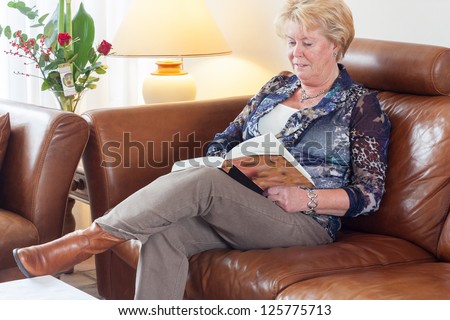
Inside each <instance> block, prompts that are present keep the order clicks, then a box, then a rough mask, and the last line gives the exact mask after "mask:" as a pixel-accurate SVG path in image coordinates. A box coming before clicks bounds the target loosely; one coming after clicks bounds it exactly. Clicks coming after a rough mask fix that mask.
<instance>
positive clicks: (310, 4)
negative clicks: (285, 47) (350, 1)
mask: <svg viewBox="0 0 450 320" xmlns="http://www.w3.org/2000/svg"><path fill="white" fill-rule="evenodd" d="M289 22H294V23H297V24H298V25H299V26H300V27H301V28H303V29H315V28H317V27H318V28H320V29H321V30H322V32H323V35H324V36H325V37H327V39H328V40H330V41H331V42H333V43H335V44H336V45H337V46H338V48H339V52H338V53H337V54H338V56H337V60H340V59H342V58H343V57H344V55H345V53H346V52H347V49H348V47H349V46H350V44H351V42H352V41H353V38H354V37H355V29H354V26H353V16H352V12H351V11H350V8H349V7H348V6H347V5H346V4H345V2H344V1H343V0H286V4H285V5H284V7H283V9H282V10H281V13H280V14H279V16H278V18H277V20H276V21H275V27H276V31H277V34H278V35H279V36H280V37H282V38H286V25H287V24H288V23H289Z"/></svg>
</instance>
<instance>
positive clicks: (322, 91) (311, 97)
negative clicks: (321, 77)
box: [300, 88, 327, 103]
mask: <svg viewBox="0 0 450 320" xmlns="http://www.w3.org/2000/svg"><path fill="white" fill-rule="evenodd" d="M300 90H301V91H302V96H301V98H300V103H301V102H303V101H305V100H309V99H314V98H317V97H318V96H321V95H323V94H324V93H325V92H326V91H327V89H322V90H320V91H319V93H318V94H316V95H313V96H310V95H308V94H307V93H306V91H305V89H303V88H300Z"/></svg>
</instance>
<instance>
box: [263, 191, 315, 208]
mask: <svg viewBox="0 0 450 320" xmlns="http://www.w3.org/2000/svg"><path fill="white" fill-rule="evenodd" d="M264 196H266V197H267V199H269V200H270V201H272V202H274V203H275V204H276V205H278V206H279V207H280V208H281V209H283V210H284V211H286V212H288V213H294V212H299V211H305V210H307V207H306V203H308V197H307V195H306V192H305V191H304V190H301V189H299V188H296V187H285V186H277V187H270V188H268V189H267V190H266V191H264Z"/></svg>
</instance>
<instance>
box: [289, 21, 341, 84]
mask: <svg viewBox="0 0 450 320" xmlns="http://www.w3.org/2000/svg"><path fill="white" fill-rule="evenodd" d="M286 39H287V45H288V58H289V61H290V62H291V64H292V68H293V72H294V73H295V74H296V75H297V77H298V78H299V79H300V80H301V81H302V83H303V84H305V85H308V86H320V85H323V84H324V83H326V82H327V81H328V80H330V78H332V77H336V76H337V75H336V71H337V64H336V57H334V56H333V52H335V51H336V52H337V50H338V48H337V47H336V45H335V44H334V43H332V42H331V41H329V40H328V39H327V38H326V37H325V36H324V35H323V34H322V33H321V31H320V29H318V28H317V29H313V30H305V29H303V28H301V27H300V26H299V25H298V24H297V23H295V22H289V23H288V24H287V32H286Z"/></svg>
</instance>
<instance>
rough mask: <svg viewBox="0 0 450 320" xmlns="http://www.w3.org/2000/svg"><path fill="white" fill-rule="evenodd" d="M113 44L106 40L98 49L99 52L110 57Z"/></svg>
mask: <svg viewBox="0 0 450 320" xmlns="http://www.w3.org/2000/svg"><path fill="white" fill-rule="evenodd" d="M111 48H112V44H111V43H109V42H108V41H106V40H103V41H102V43H100V45H99V46H98V48H97V51H98V52H100V53H101V54H103V55H104V56H106V55H108V53H109V51H111Z"/></svg>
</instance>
